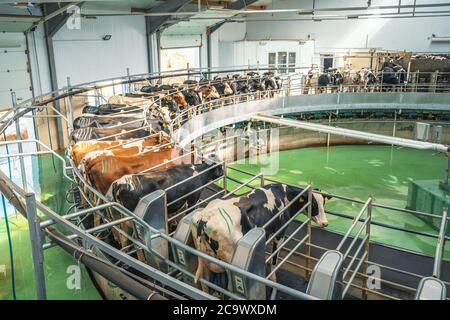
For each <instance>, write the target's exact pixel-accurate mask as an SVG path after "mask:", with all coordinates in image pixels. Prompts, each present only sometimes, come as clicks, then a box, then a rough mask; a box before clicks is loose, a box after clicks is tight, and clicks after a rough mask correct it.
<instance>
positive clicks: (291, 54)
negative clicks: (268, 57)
mask: <svg viewBox="0 0 450 320" xmlns="http://www.w3.org/2000/svg"><path fill="white" fill-rule="evenodd" d="M288 72H289V73H295V52H289V71H288Z"/></svg>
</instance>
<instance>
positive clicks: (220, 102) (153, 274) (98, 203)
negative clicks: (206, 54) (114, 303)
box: [0, 69, 448, 299]
mask: <svg viewBox="0 0 450 320" xmlns="http://www.w3.org/2000/svg"><path fill="white" fill-rule="evenodd" d="M247 70H248V69H245V71H247ZM217 72H218V73H219V71H217ZM223 72H224V73H225V72H229V71H223ZM201 73H202V72H201V71H198V73H197V74H201ZM192 74H194V73H193V72H192V73H191V72H184V73H179V74H177V75H176V76H180V75H189V76H191V75H192ZM153 76H154V77H155V78H154V79H161V77H162V76H166V75H165V74H163V75H161V74H158V75H153ZM172 76H174V75H173V74H172ZM148 77H149V75H148V74H145V75H138V76H127V77H121V78H119V79H121V80H120V83H119V84H120V85H122V84H130V83H136V82H140V81H142V80H143V79H145V80H148V79H147V78H148ZM167 77H169V75H168V74H167ZM305 77H306V76H305V75H297V76H295V75H294V76H289V77H286V78H284V80H285V81H286V82H285V83H286V84H285V86H283V87H282V88H281V89H276V90H267V91H264V92H251V93H246V94H240V95H236V96H228V97H222V98H220V99H216V100H212V101H208V102H205V103H202V104H201V105H198V106H193V107H191V108H189V109H187V110H184V111H183V112H182V113H180V114H179V115H178V116H176V117H175V118H174V119H173V120H172V122H171V124H170V129H171V131H172V132H173V130H175V129H176V128H177V127H180V126H181V125H182V124H183V123H185V122H186V121H188V120H189V119H191V118H192V117H194V116H195V115H196V114H199V113H203V112H208V111H210V110H213V109H216V108H220V107H222V106H224V105H228V104H236V103H239V102H243V101H249V100H260V99H267V98H271V97H274V96H279V95H293V94H306V93H305ZM109 80H110V81H112V82H111V85H112V86H114V85H117V83H115V81H119V80H118V79H117V78H115V79H109ZM91 85H92V86H91ZM109 86H110V85H109ZM106 87H108V85H106V84H105V85H103V84H101V85H93V84H92V83H90V84H89V83H88V84H83V85H79V86H74V87H71V86H68V87H66V88H63V89H61V90H58V91H55V92H52V93H50V95H53V96H54V97H53V98H51V99H47V100H41V99H34V100H32V101H26V102H23V103H21V104H20V105H15V108H14V109H13V110H12V113H13V116H12V117H10V118H9V119H8V118H7V117H4V116H2V118H1V119H0V120H3V121H5V122H4V125H5V126H6V127H7V126H9V125H11V124H12V123H14V121H17V119H19V118H20V116H22V115H23V114H21V112H23V111H24V110H20V109H25V110H27V109H28V108H29V109H31V110H28V111H32V110H36V109H37V108H49V109H51V110H52V111H54V112H55V113H56V114H57V115H58V116H59V117H60V118H61V119H62V120H64V121H65V122H66V124H67V126H68V127H70V121H71V120H73V117H71V116H68V115H64V114H62V113H61V112H60V111H59V110H57V109H56V108H55V107H54V106H51V105H50V106H49V105H48V104H49V103H50V102H55V101H58V100H61V99H68V98H70V97H72V96H74V95H77V94H80V93H85V92H89V91H96V90H99V89H102V88H106ZM311 88H312V89H318V88H319V86H316V87H314V86H312V87H310V86H309V87H308V92H307V93H308V94H311V93H319V92H316V90H314V92H312V90H311ZM345 88H346V87H344V86H343V87H341V90H346V89H345ZM347 88H361V86H349V87H347ZM408 88H409V89H412V87H409V86H407V85H406V86H404V87H403V88H402V89H401V90H405V89H408ZM322 89H323V88H322ZM322 89H321V90H322ZM380 89H381V90H383V88H382V87H381V88H380ZM177 90H178V91H177ZM177 90H176V91H175V92H179V91H180V90H183V89H182V88H179V89H177ZM326 90H334V89H332V88H331V87H330V88H328V87H326ZM358 90H361V89H358ZM125 91H127V90H125ZM355 92H357V91H356V90H355ZM173 93H174V92H172V93H168V94H173ZM321 93H325V92H321ZM49 101H50V102H49ZM28 104H31V106H28ZM67 111H68V110H66V112H67ZM69 113H70V111H69ZM26 142H36V143H40V144H42V143H41V142H39V141H38V140H33V141H28V140H18V141H9V142H7V143H8V144H13V143H19V144H21V143H26ZM215 143H216V142H215ZM203 147H205V146H203ZM45 148H46V149H47V151H48V152H50V153H53V154H54V155H56V153H54V152H53V151H52V150H51V149H50V148H48V147H46V146H45ZM201 153H202V152H201V150H194V151H188V152H186V153H185V154H183V155H182V157H188V156H191V155H193V154H196V155H201ZM14 156H18V157H20V158H21V159H23V157H24V156H26V154H24V153H19V154H15V155H10V157H14ZM62 160H63V163H64V159H62ZM174 160H175V159H172V160H171V161H174ZM69 161H70V163H71V166H67V165H66V164H64V171H63V172H65V170H67V169H72V172H73V178H71V177H69V176H65V178H66V179H68V180H69V181H72V180H76V182H77V183H78V188H79V190H80V193H81V195H82V197H83V199H84V200H85V201H86V203H87V204H88V205H89V207H90V208H88V209H83V210H80V211H78V212H75V213H68V214H66V215H65V216H60V215H58V214H57V213H55V212H54V211H53V210H51V209H50V208H48V207H46V206H45V205H43V204H42V203H40V202H39V201H37V200H35V199H34V200H33V199H32V197H31V198H30V195H29V194H27V193H26V192H24V190H22V188H20V187H19V186H17V185H16V184H15V183H14V182H13V181H11V180H10V179H9V178H7V177H6V175H4V174H3V173H0V174H2V176H1V178H2V180H3V181H6V182H7V184H9V185H10V187H11V189H12V190H13V192H14V194H15V195H16V197H17V198H18V199H20V202H21V203H25V207H26V210H27V212H28V211H33V210H36V208H37V209H39V210H40V211H41V212H42V213H44V214H45V216H46V217H47V218H48V219H49V220H47V221H44V222H42V223H41V222H38V223H37V224H36V222H34V223H35V225H34V226H33V225H32V223H33V222H32V221H31V222H30V225H32V226H33V228H36V229H45V228H46V227H48V226H50V225H52V224H55V223H57V224H58V225H60V226H62V227H63V228H65V229H66V230H68V231H70V232H71V233H72V234H71V235H69V239H76V238H81V239H84V240H85V241H86V242H87V243H88V244H89V245H92V246H95V247H97V248H99V249H100V250H101V251H102V252H105V253H107V254H108V255H110V256H112V257H114V258H115V259H117V261H120V262H121V263H123V264H127V265H129V266H131V267H132V268H133V269H135V270H137V271H140V272H142V273H143V274H145V275H147V276H149V277H150V278H152V279H156V280H157V281H159V282H160V283H161V284H163V285H165V286H167V287H169V288H172V289H173V290H175V291H176V292H180V293H182V294H183V295H185V296H187V297H191V298H196V299H203V298H213V297H212V296H211V295H209V294H207V293H205V292H202V291H200V290H198V289H197V288H195V287H192V286H189V285H187V284H185V283H183V282H181V281H180V280H178V279H177V277H175V276H174V275H177V274H178V276H179V275H180V273H181V274H183V275H184V276H187V277H189V278H191V279H193V278H194V275H193V274H192V273H190V272H189V271H188V270H186V269H183V268H181V267H180V266H179V265H177V264H175V263H174V262H173V261H171V260H170V259H169V258H168V257H164V256H161V254H160V252H158V251H156V250H155V249H154V248H152V247H149V246H147V245H146V244H144V243H142V241H140V240H139V239H136V238H135V237H133V235H129V234H127V233H126V232H124V231H123V230H122V229H121V228H120V224H122V223H124V222H127V221H132V222H133V223H135V224H136V225H138V226H139V227H140V228H143V229H144V230H145V231H146V232H148V233H149V234H152V238H153V239H156V238H161V239H163V240H164V241H167V242H168V243H169V244H172V245H176V246H179V247H182V248H183V249H184V250H186V251H187V252H189V253H191V254H193V255H196V256H198V257H201V258H203V259H205V260H208V261H210V262H212V263H215V264H217V265H219V266H221V267H223V268H225V269H227V270H230V271H232V272H236V273H238V274H240V275H241V276H243V277H247V278H250V279H252V280H254V281H257V282H260V283H262V284H264V285H266V286H268V287H271V288H273V289H274V290H277V291H279V292H284V293H286V294H289V295H291V296H293V297H297V298H302V299H312V298H313V297H311V296H309V295H306V294H304V293H303V292H301V291H298V290H296V289H293V288H290V287H288V286H285V285H282V284H279V283H276V282H273V281H271V280H269V279H268V277H267V278H263V277H258V276H255V275H253V274H251V273H249V272H247V271H245V270H243V269H241V268H237V267H235V266H233V265H231V264H229V263H226V262H224V261H221V260H218V259H215V258H213V257H210V256H208V255H206V254H204V253H201V252H199V251H197V250H195V249H194V248H191V247H190V246H187V245H185V244H184V243H181V242H180V241H178V240H176V239H174V238H172V237H171V235H170V234H166V233H164V232H161V231H160V230H157V229H155V228H153V227H152V226H150V225H148V224H147V223H146V222H145V221H143V220H142V219H141V218H140V217H138V216H136V215H135V214H134V213H133V212H131V211H129V210H127V209H126V208H125V207H123V206H122V205H120V204H118V203H115V202H111V200H110V199H107V198H106V197H105V196H104V195H102V194H101V193H100V192H98V191H97V190H96V189H95V188H93V187H92V186H91V185H90V183H89V182H88V181H86V180H85V178H84V177H83V176H82V174H81V173H80V172H79V170H78V168H77V167H76V166H75V165H74V163H73V161H72V160H71V159H69ZM217 165H224V169H225V170H224V172H225V173H224V176H223V177H220V178H218V179H216V180H215V181H214V182H217V181H219V180H220V179H224V181H226V179H230V180H231V181H234V182H236V183H239V186H238V188H235V189H233V191H232V193H234V192H236V191H237V190H239V189H240V188H243V187H251V186H250V183H251V182H253V181H256V180H261V181H262V182H261V184H262V185H264V181H270V179H268V178H265V177H261V175H253V174H251V178H250V180H249V181H239V180H237V179H235V178H232V177H229V176H227V166H226V164H224V163H222V162H220V163H218V164H217ZM152 169H155V167H153V168H148V169H147V170H145V171H149V170H152ZM228 170H235V169H234V168H228ZM200 174H202V173H200ZM272 181H274V180H272ZM209 186H210V185H209V184H208V185H206V186H204V188H207V187H209ZM85 189H86V190H87V192H84V190H85ZM310 189H311V187H310V186H308V187H306V188H305V190H307V191H308V190H310ZM224 192H225V194H226V195H229V194H230V192H228V191H227V190H226V189H224V191H223V190H222V191H219V192H217V193H216V194H215V195H214V197H218V196H222V194H223V193H224ZM91 194H93V195H95V198H92V197H91V196H90V195H91ZM334 196H335V197H337V198H341V199H344V197H341V196H338V195H334ZM212 198H213V197H212V196H211V197H209V198H208V199H207V200H210V199H212ZM29 199H31V200H29ZM351 201H355V200H354V199H351ZM202 203H204V201H203V202H202ZM202 203H200V204H198V205H201V204H202ZM307 205H308V206H311V204H307ZM33 206H34V208H33ZM111 208H114V210H116V211H117V212H120V213H121V214H122V215H123V218H120V219H116V220H112V219H110V216H108V213H107V210H109V209H111ZM385 208H386V206H385ZM305 209H306V208H305ZM389 209H392V210H396V211H397V210H398V211H404V210H403V209H399V208H389ZM94 212H95V213H97V214H100V215H101V216H102V218H103V220H104V224H103V225H100V226H96V227H94V228H92V229H91V230H83V229H81V228H80V227H78V226H76V225H74V224H73V223H72V222H71V221H70V220H71V219H73V218H80V217H86V216H88V215H90V214H93V213H94ZM182 213H186V212H182ZM414 213H415V214H424V215H426V216H430V214H426V213H420V212H415V211H414ZM432 216H433V217H434V215H432ZM347 218H348V219H350V218H353V217H347ZM434 218H436V219H438V218H440V217H438V216H436V217H434ZM172 219H174V218H172ZM307 223H310V221H307ZM372 223H374V222H373V221H371V222H370V224H372ZM305 226H306V224H305ZM285 227H286V226H285ZM309 228H310V227H309ZM107 229H114V230H116V231H117V232H119V233H120V235H121V236H123V237H125V238H126V239H127V240H128V241H130V242H131V243H132V244H133V248H132V249H133V250H134V252H135V251H136V250H143V251H145V252H146V253H148V254H151V255H154V256H157V257H159V258H160V259H162V260H163V261H164V262H165V263H167V265H169V266H170V268H171V269H170V270H171V271H170V272H169V273H168V274H165V273H163V272H161V271H159V270H157V269H155V268H153V267H151V266H149V265H147V264H145V263H143V262H142V261H140V260H138V259H136V258H134V257H132V256H131V255H130V253H131V251H130V252H128V253H127V252H122V251H120V250H117V249H116V248H113V247H111V246H110V245H108V244H106V243H104V242H103V241H102V240H100V239H98V238H97V237H95V236H94V234H98V233H99V232H100V231H104V230H107ZM308 237H309V238H304V239H302V240H299V239H296V241H297V245H296V248H299V247H300V246H301V245H303V244H304V243H306V242H305V241H306V240H307V239H310V234H309V235H308ZM445 238H448V237H444V239H445ZM441 239H442V236H441ZM41 240H42V239H41ZM289 240H295V238H294V236H292V237H291V238H290V239H289ZM36 243H37V246H38V247H36V248H35V251H36V252H37V253H36V254H39V251H41V253H42V250H43V249H45V248H49V247H51V246H52V244H51V243H47V244H43V245H42V246H41V247H40V248H39V244H40V243H41V242H40V241H37V242H36ZM286 243H287V242H286ZM286 243H285V245H286ZM308 246H309V248H311V247H313V246H314V244H313V243H311V242H310V241H308ZM279 250H280V251H285V250H288V248H287V247H285V246H282V247H281V248H280V249H279ZM288 254H291V255H293V254H298V252H296V250H291V251H290V253H288ZM38 258H39V257H37V259H38ZM288 258H289V257H288ZM288 258H286V259H285V260H283V261H282V262H281V264H279V266H278V268H279V267H280V266H281V265H282V264H283V263H289V260H288ZM308 259H313V258H312V257H308ZM308 270H309V271H311V268H309V269H308ZM356 273H357V270H355V272H354V274H356ZM41 276H42V275H41ZM41 281H42V279H41ZM200 281H201V283H203V284H205V285H207V286H209V287H210V288H211V289H213V290H215V291H218V292H220V293H222V294H223V295H225V296H228V297H229V298H232V299H241V298H242V297H241V296H239V295H236V294H235V293H233V292H231V291H228V290H223V289H221V288H218V287H217V286H215V285H214V284H212V283H211V282H209V281H208V280H206V279H200ZM348 283H349V286H350V285H351V281H349V282H348ZM40 285H42V283H41V284H40ZM41 290H42V288H41Z"/></svg>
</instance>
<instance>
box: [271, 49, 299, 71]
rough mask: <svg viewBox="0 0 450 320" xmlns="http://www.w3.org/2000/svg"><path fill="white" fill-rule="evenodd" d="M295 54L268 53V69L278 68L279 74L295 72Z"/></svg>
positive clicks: (283, 52)
mask: <svg viewBox="0 0 450 320" xmlns="http://www.w3.org/2000/svg"><path fill="white" fill-rule="evenodd" d="M295 60H296V53H295V52H286V51H281V52H269V68H278V70H279V72H280V73H281V74H286V73H294V72H295Z"/></svg>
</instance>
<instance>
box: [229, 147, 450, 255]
mask: <svg viewBox="0 0 450 320" xmlns="http://www.w3.org/2000/svg"><path fill="white" fill-rule="evenodd" d="M267 156H268V157H277V156H279V158H278V159H279V170H278V171H277V172H276V173H273V174H269V175H267V177H269V178H273V179H275V180H278V181H282V182H286V183H291V184H295V185H299V186H306V185H307V184H308V182H310V181H311V182H313V185H314V187H315V188H320V189H321V190H323V191H327V192H330V193H333V194H337V195H342V196H346V197H351V198H354V199H358V200H363V201H365V200H367V198H368V196H369V195H372V196H373V197H374V199H375V202H376V203H379V204H386V205H390V206H395V207H400V208H405V206H406V201H407V193H408V183H409V181H410V180H412V179H413V180H422V179H423V180H426V179H442V178H443V176H444V170H445V168H446V165H447V158H446V157H445V155H442V154H433V153H431V152H428V151H420V150H414V149H406V148H397V147H394V148H393V147H389V146H335V147H330V148H329V150H327V148H305V149H297V150H289V151H282V152H279V153H276V154H271V155H267ZM263 157H264V156H263ZM273 159H274V158H272V160H273ZM249 161H251V160H248V159H247V160H246V161H245V163H234V164H232V165H230V166H229V167H234V168H237V169H242V170H245V171H249V172H252V173H254V174H257V173H259V172H260V171H261V169H262V168H267V167H268V166H267V165H260V164H257V163H256V164H254V163H253V164H250V163H249ZM263 161H264V160H262V162H263ZM253 162H255V161H253ZM272 163H273V161H272ZM229 175H230V176H232V177H235V178H237V179H239V180H241V181H248V180H249V176H248V175H245V174H242V173H237V172H236V171H233V170H229ZM251 184H252V185H253V186H258V187H259V181H254V182H252V183H251ZM236 186H237V184H236V183H232V182H229V186H228V188H229V189H231V188H235V187H236ZM249 190H250V189H249V188H243V189H242V190H241V192H246V191H249ZM361 208H362V205H360V204H357V203H352V202H347V201H342V200H332V201H330V202H328V203H327V210H330V211H332V212H339V213H344V214H347V215H352V216H355V215H356V214H358V212H359V211H360V209H361ZM300 219H304V216H302V217H300ZM328 220H329V222H330V225H329V226H328V228H330V229H332V230H335V231H338V232H341V233H345V232H346V231H347V230H348V228H349V226H350V223H351V221H350V220H348V219H343V218H338V217H336V216H331V215H328ZM373 220H374V221H377V222H382V223H386V224H391V225H393V226H397V227H403V228H407V229H408V230H409V229H411V230H417V231H421V232H426V233H431V234H437V232H438V231H437V230H436V229H434V228H432V227H431V226H429V225H427V224H426V223H425V222H423V221H422V220H421V219H420V218H418V217H416V216H414V215H412V214H409V213H397V212H394V211H391V210H386V209H380V208H374V210H373ZM355 229H356V230H358V229H359V228H358V227H356V228H355ZM371 239H372V240H373V241H377V242H381V243H385V244H389V245H393V246H397V247H401V248H406V249H410V250H414V251H418V252H421V253H425V254H430V255H434V252H435V246H436V240H435V239H432V238H429V237H426V236H420V235H413V234H410V233H406V232H402V231H395V230H391V229H386V228H382V227H378V226H373V227H372V230H371ZM445 257H446V258H450V245H447V246H446V250H445Z"/></svg>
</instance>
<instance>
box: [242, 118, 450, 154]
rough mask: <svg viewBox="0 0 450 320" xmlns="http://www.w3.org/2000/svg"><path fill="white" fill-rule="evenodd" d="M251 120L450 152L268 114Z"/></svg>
mask: <svg viewBox="0 0 450 320" xmlns="http://www.w3.org/2000/svg"><path fill="white" fill-rule="evenodd" d="M251 118H252V119H254V120H259V121H265V122H271V123H275V124H282V125H287V126H291V127H296V128H302V129H306V130H312V131H316V132H323V133H329V134H334V135H339V136H345V137H350V138H356V139H362V140H367V141H374V142H378V143H385V144H391V145H396V146H402V147H407V148H414V149H419V150H432V151H438V152H445V153H448V152H450V149H449V147H448V146H447V145H444V144H439V143H431V142H424V141H416V140H411V139H404V138H398V137H390V136H385V135H381V134H375V133H369V132H362V131H357V130H351V129H344V128H338V127H332V126H327V125H322V124H316V123H310V122H305V121H300V120H290V119H286V118H280V117H277V116H271V115H266V114H257V115H254V116H251Z"/></svg>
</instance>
